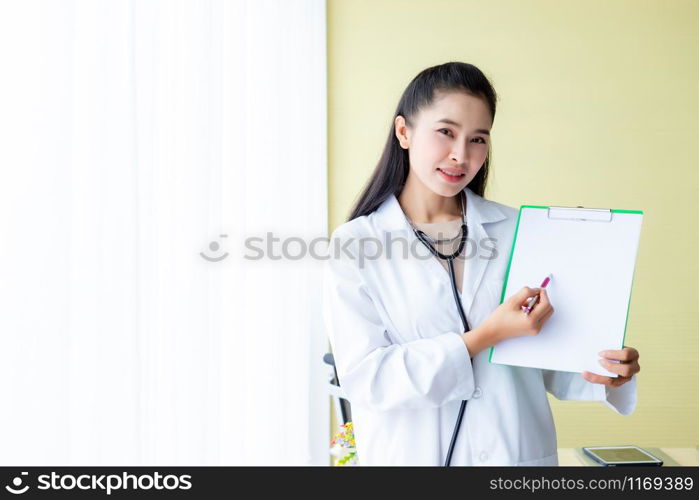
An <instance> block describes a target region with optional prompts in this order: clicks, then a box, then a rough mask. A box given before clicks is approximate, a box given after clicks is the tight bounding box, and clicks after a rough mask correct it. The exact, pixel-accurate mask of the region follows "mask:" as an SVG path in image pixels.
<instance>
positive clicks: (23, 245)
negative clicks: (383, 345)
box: [0, 0, 329, 465]
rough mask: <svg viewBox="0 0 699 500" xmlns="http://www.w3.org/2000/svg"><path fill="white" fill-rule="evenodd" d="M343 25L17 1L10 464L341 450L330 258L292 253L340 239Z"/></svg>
mask: <svg viewBox="0 0 699 500" xmlns="http://www.w3.org/2000/svg"><path fill="white" fill-rule="evenodd" d="M325 38H326V37H325V2H324V1H322V0H292V1H289V0H247V1H245V0H227V1H223V0H217V1H215V0H209V1H206V0H188V1H167V0H163V1H155V0H133V1H125V0H99V1H98V0H85V1H77V0H76V1H50V0H47V1H36V0H28V1H27V0H22V1H21V2H20V1H14V0H12V1H2V2H0V54H2V64H3V75H4V76H3V78H2V80H1V81H0V109H2V112H1V113H0V133H1V134H2V135H1V137H2V142H3V146H2V148H0V165H1V166H0V204H1V209H0V238H1V239H2V243H1V244H0V252H1V253H0V275H1V276H2V279H0V304H2V305H1V306H0V311H2V314H0V384H1V386H2V392H3V395H4V399H5V403H4V411H3V412H0V442H2V446H0V462H1V463H2V465H16V464H25V465H305V464H327V463H328V454H327V450H328V442H327V437H328V433H329V427H328V399H327V395H326V394H325V393H324V389H323V388H324V386H325V374H326V370H325V369H324V368H323V365H322V361H321V357H322V354H323V352H325V349H326V346H327V343H326V341H325V336H324V333H323V331H322V326H321V324H320V321H319V319H318V317H317V314H316V312H317V311H318V310H319V307H318V300H319V299H318V290H319V288H320V280H321V265H320V264H321V263H320V262H318V261H317V260H315V259H313V258H312V257H309V256H308V255H306V256H304V257H303V258H298V252H296V251H295V250H292V247H293V245H291V243H289V244H288V245H287V248H286V250H288V253H290V254H291V258H289V256H286V257H285V256H282V258H279V259H274V258H273V257H274V255H276V254H281V253H282V251H283V249H282V244H283V243H284V242H285V241H291V240H289V239H290V238H296V240H304V241H308V240H310V239H311V238H314V237H318V236H324V235H327V216H326V214H327V201H326V100H325V95H326V90H325V89H326V86H325V78H326V76H325V75H326V67H325V65H326V61H325V47H326V44H325ZM270 234H271V235H273V236H274V237H275V238H278V239H279V240H281V241H280V242H279V243H278V244H277V246H276V247H272V248H271V251H269V250H270V249H269V248H267V243H266V242H267V241H268V240H269V235H270ZM251 238H259V239H260V240H262V239H264V241H265V243H259V242H258V241H259V240H251ZM251 241H255V242H256V243H255V245H254V246H255V248H260V249H264V255H260V254H261V252H260V251H252V250H250V242H251Z"/></svg>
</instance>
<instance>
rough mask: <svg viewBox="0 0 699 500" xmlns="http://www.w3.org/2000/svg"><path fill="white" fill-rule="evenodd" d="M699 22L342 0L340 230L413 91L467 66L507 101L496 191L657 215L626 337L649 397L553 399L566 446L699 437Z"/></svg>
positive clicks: (624, 6)
mask: <svg viewBox="0 0 699 500" xmlns="http://www.w3.org/2000/svg"><path fill="white" fill-rule="evenodd" d="M698 19H699V2H697V1H692V0H684V1H683V0H665V1H661V0H655V1H634V0H624V1H622V0H611V1H609V0H604V1H601V0H594V1H590V0H585V1H583V0H578V1H554V0H528V1H518V0H507V1H503V0H494V1H487V2H483V1H471V0H467V1H464V0H461V1H458V0H451V1H450V0H430V1H426V0H425V1H406V0H328V63H329V83H328V85H329V88H328V90H329V103H328V104H329V162H330V163H329V164H330V171H329V202H330V228H329V229H330V230H332V229H334V228H335V227H336V226H338V225H339V224H341V223H342V222H343V221H344V219H345V217H346V215H347V212H348V210H349V209H350V206H351V204H352V202H353V200H354V199H355V197H356V196H357V195H358V193H359V190H360V189H361V187H362V185H363V184H364V182H365V181H366V179H367V177H368V176H369V174H370V172H371V171H372V169H373V167H374V165H375V164H376V162H377V160H378V158H379V155H380V153H381V148H382V147H383V143H384V141H385V139H386V135H387V133H388V130H389V127H390V124H391V118H392V113H393V111H394V109H395V106H396V104H397V103H398V99H399V97H400V94H401V92H402V91H403V89H404V88H405V86H406V85H407V84H408V82H409V81H410V80H411V79H412V78H413V77H414V76H415V75H416V74H417V73H418V72H419V71H421V70H422V69H424V68H426V67H428V66H433V65H436V64H441V63H444V62H448V61H451V60H456V61H465V62H470V63H472V64H475V65H476V66H478V67H479V68H481V69H482V70H483V72H484V73H486V75H488V76H489V77H490V78H491V81H492V82H493V84H494V86H495V89H496V91H497V92H498V94H499V97H500V99H499V107H498V111H497V115H496V118H495V124H494V127H493V134H492V135H493V163H492V176H491V178H490V184H489V188H488V191H487V193H486V197H488V198H490V199H493V200H496V201H499V202H502V203H506V204H508V205H511V206H519V205H521V204H551V205H568V206H575V205H583V206H590V207H612V208H627V209H641V210H643V211H644V212H645V219H644V223H643V230H642V236H641V246H640V250H639V254H638V262H637V268H636V274H635V278H634V290H633V296H632V301H631V310H630V316H629V323H628V330H627V336H626V340H627V345H631V346H634V347H636V348H637V349H638V350H639V351H640V353H641V358H640V363H641V367H642V371H641V373H640V374H639V405H638V407H637V409H636V412H635V414H633V415H631V416H629V417H621V416H619V415H617V414H615V413H614V412H612V410H609V409H607V408H605V407H603V406H602V405H600V404H599V403H587V402H586V403H580V402H559V401H556V400H552V407H553V411H554V414H555V417H556V423H557V429H558V436H559V446H561V447H568V446H580V445H588V444H609V445H613V444H629V443H633V444H638V445H641V446H685V445H692V446H694V445H696V444H697V443H699V430H698V429H697V422H699V412H698V411H697V410H698V408H699V402H698V394H697V393H698V387H699V384H698V382H697V381H698V380H699V322H698V321H697V314H696V313H695V312H694V311H696V310H697V308H698V307H697V303H699V301H697V297H696V290H697V286H696V284H697V283H699V265H698V264H697V257H699V252H697V250H696V247H697V245H699V217H697V216H698V215H699V210H698V209H697V207H698V206H699V189H698V188H699V92H698V89H699V87H698V86H697V82H698V81H699V65H697V61H698V60H699V30H698V29H697V20H698ZM360 460H361V457H360Z"/></svg>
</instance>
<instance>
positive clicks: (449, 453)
mask: <svg viewBox="0 0 699 500" xmlns="http://www.w3.org/2000/svg"><path fill="white" fill-rule="evenodd" d="M415 235H416V236H417V238H418V239H419V240H420V241H421V242H422V243H423V244H424V245H425V246H426V247H427V248H428V249H429V251H430V252H431V253H432V255H434V256H435V257H439V258H441V259H444V260H446V261H447V264H448V266H449V278H450V281H451V291H452V293H453V295H454V302H456V308H457V310H458V311H459V316H460V317H461V322H462V323H463V325H464V333H466V332H468V331H470V330H471V327H470V326H469V324H468V321H467V320H466V314H465V313H464V308H463V306H462V305H461V299H460V298H459V292H458V289H457V287H456V272H455V271H454V259H455V258H456V257H458V256H459V255H460V254H461V252H462V251H463V249H464V245H465V244H466V239H467V237H468V227H467V226H466V224H465V223H464V224H462V225H461V241H460V242H459V248H458V249H457V250H456V251H455V252H454V253H453V254H451V255H445V254H443V253H441V252H439V251H438V250H437V249H436V248H433V247H432V245H431V244H430V243H429V241H428V240H427V237H426V235H425V233H423V232H422V231H420V230H419V229H415ZM471 359H473V358H471ZM466 402H467V400H466V399H464V400H462V401H461V407H460V408H459V414H458V415H457V417H456V425H455V426H454V431H453V432H452V435H451V441H450V443H449V449H448V451H447V456H446V458H445V460H444V466H445V467H449V466H450V465H451V457H452V454H453V453H454V445H455V444H456V438H457V436H458V435H459V429H460V428H461V421H462V420H463V416H464V411H465V410H466Z"/></svg>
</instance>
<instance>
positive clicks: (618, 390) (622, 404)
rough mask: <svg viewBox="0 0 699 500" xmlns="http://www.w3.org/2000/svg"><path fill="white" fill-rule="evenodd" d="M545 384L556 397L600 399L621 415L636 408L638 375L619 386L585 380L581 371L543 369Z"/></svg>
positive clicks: (564, 398)
mask: <svg viewBox="0 0 699 500" xmlns="http://www.w3.org/2000/svg"><path fill="white" fill-rule="evenodd" d="M542 373H543V377H544V385H545V386H546V390H547V391H548V392H550V393H551V394H552V395H553V396H554V397H555V398H556V399H562V400H576V401H599V402H601V403H602V404H604V405H605V406H608V407H609V408H611V409H612V410H614V411H615V412H616V413H618V414H620V415H630V414H631V413H633V411H634V410H635V409H636V375H634V376H633V377H631V380H629V381H628V382H626V383H625V384H624V385H622V386H619V387H608V386H606V385H603V384H594V383H592V382H588V381H587V380H585V379H584V378H583V376H582V374H580V373H573V372H561V371H553V370H542Z"/></svg>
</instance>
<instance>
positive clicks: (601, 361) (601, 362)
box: [597, 359, 605, 366]
mask: <svg viewBox="0 0 699 500" xmlns="http://www.w3.org/2000/svg"><path fill="white" fill-rule="evenodd" d="M597 362H598V363H599V364H600V365H602V366H605V364H604V363H605V361H604V360H603V359H598V360H597Z"/></svg>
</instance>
